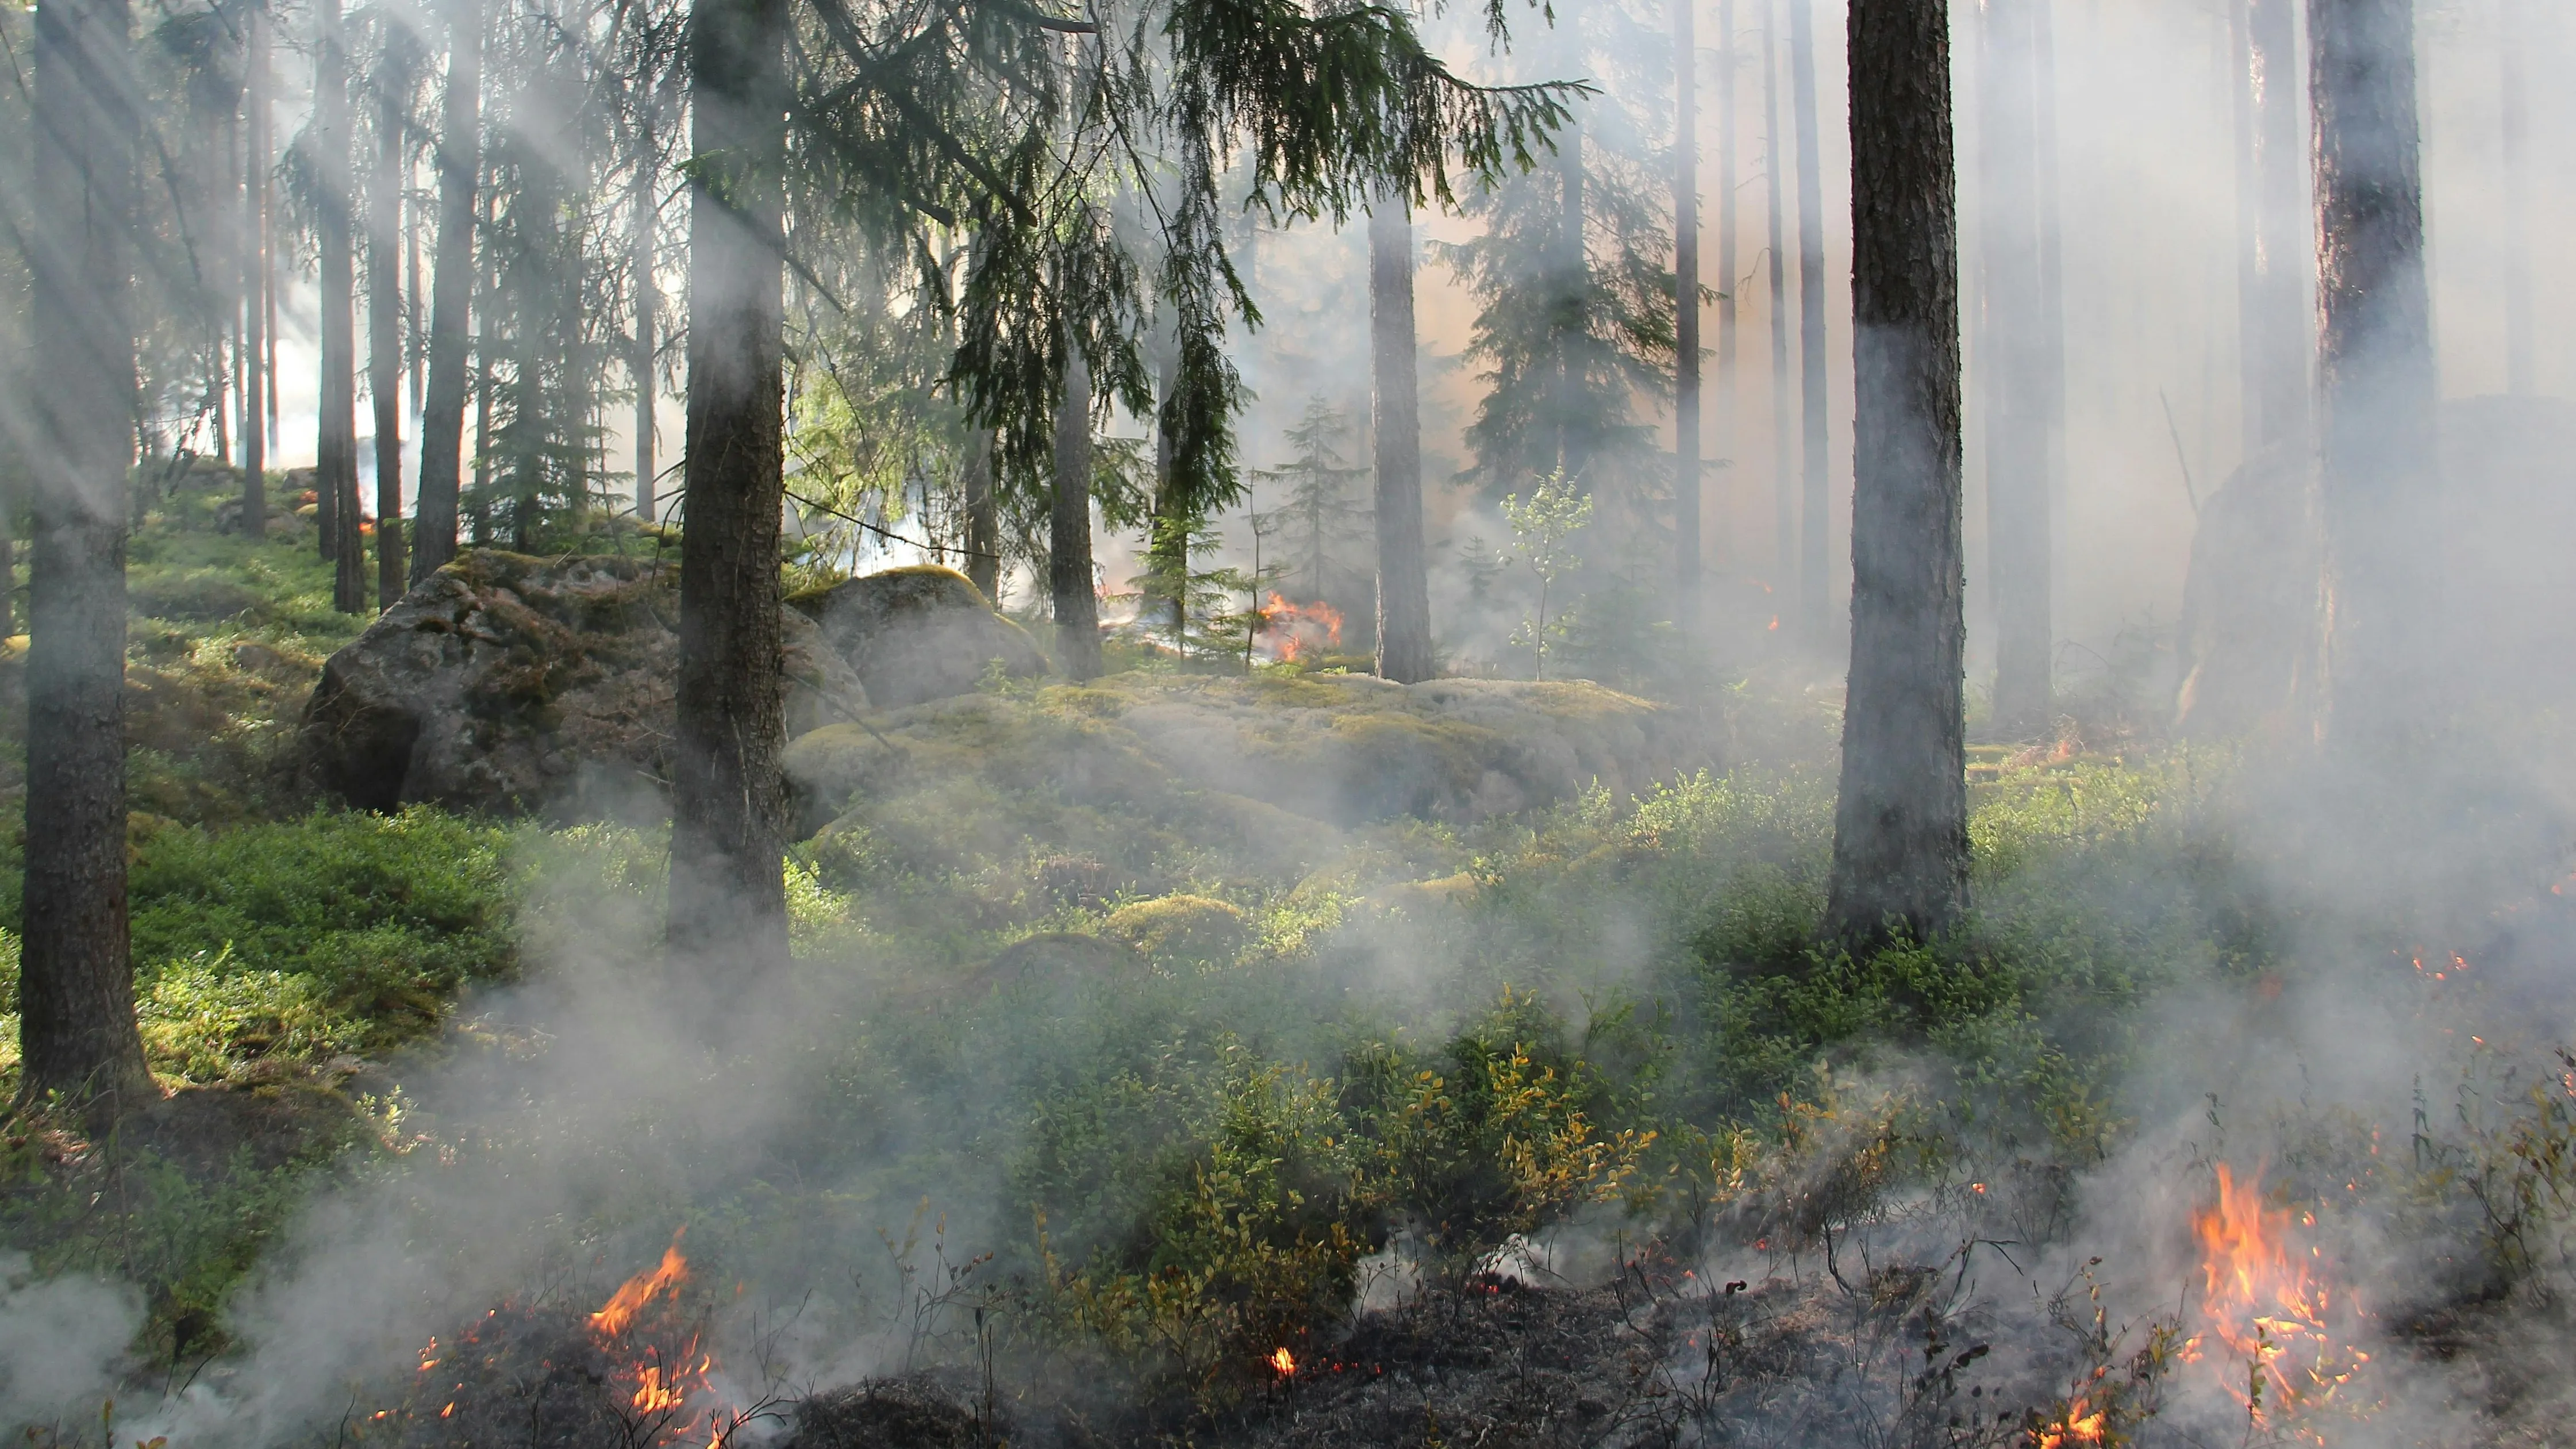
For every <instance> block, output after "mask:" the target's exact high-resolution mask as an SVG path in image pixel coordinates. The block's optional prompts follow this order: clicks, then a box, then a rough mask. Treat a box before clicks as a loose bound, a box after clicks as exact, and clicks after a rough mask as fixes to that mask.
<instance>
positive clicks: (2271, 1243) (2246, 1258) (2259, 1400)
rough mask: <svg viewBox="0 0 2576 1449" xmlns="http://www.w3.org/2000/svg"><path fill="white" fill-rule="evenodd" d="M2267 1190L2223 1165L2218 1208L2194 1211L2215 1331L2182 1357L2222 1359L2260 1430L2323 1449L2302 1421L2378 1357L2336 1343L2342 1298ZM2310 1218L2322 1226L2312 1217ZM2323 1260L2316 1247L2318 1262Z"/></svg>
mask: <svg viewBox="0 0 2576 1449" xmlns="http://www.w3.org/2000/svg"><path fill="white" fill-rule="evenodd" d="M2261 1183H2262V1179H2261V1175H2260V1174H2259V1173H2257V1174H2256V1175H2255V1176H2254V1177H2253V1178H2251V1179H2249V1180H2247V1181H2246V1182H2245V1183H2243V1184H2241V1185H2240V1184H2238V1183H2237V1181H2236V1179H2235V1174H2234V1173H2233V1172H2231V1171H2230V1170H2229V1168H2228V1167H2227V1165H2226V1164H2225V1163H2220V1164H2219V1166H2218V1201H2217V1202H2216V1203H2215V1204H2213V1205H2212V1206H2210V1207H2207V1208H2203V1209H2198V1210H2195V1211H2194V1212H2193V1213H2192V1219H2191V1227H2192V1236H2193V1237H2194V1239H2196V1240H2197V1241H2198V1243H2199V1245H2200V1249H2201V1271H2202V1276H2203V1279H2204V1282H2205V1296H2204V1297H2203V1299H2202V1303H2201V1311H2202V1313H2203V1315H2204V1317H2205V1319H2206V1321H2207V1327H2206V1328H2205V1329H2204V1331H2202V1332H2201V1333H2198V1334H2195V1335H2193V1336H2192V1337H2191V1338H2190V1339H2188V1340H2186V1341H2185V1343H2184V1345H2183V1355H2182V1356H2183V1358H2184V1360H2185V1361H2186V1362H2200V1361H2203V1360H2209V1359H2212V1357H2213V1355H2214V1356H2215V1362H2216V1363H2217V1365H2218V1367H2219V1370H2220V1374H2221V1378H2222V1380H2223V1381H2224V1383H2225V1385H2226V1388H2227V1391H2228V1393H2229V1394H2230V1395H2231V1396H2232V1397H2234V1398H2235V1400H2236V1401H2237V1403H2238V1404H2240V1405H2242V1406H2243V1407H2244V1409H2245V1411H2246V1414H2247V1415H2248V1417H2249V1420H2250V1421H2251V1422H2252V1423H2254V1424H2257V1425H2263V1426H2267V1427H2270V1428H2273V1429H2277V1430H2283V1431H2286V1432H2289V1433H2291V1434H2292V1435H2293V1436H2294V1437H2297V1438H2301V1439H2304V1440H2306V1441H2308V1442H2310V1443H2322V1442H2323V1440H2322V1437H2321V1436H2320V1435H2319V1434H2318V1433H2317V1432H2316V1431H2315V1429H2314V1428H2313V1427H2312V1426H2308V1425H2304V1424H2302V1423H2300V1422H2299V1421H2301V1420H2303V1419H2305V1418H2306V1417H2307V1416H2309V1415H2311V1414H2313V1413H2315V1412H2316V1411H2318V1410H2320V1409H2322V1408H2324V1407H2325V1406H2326V1405H2327V1404H2328V1403H2330V1402H2332V1401H2333V1400H2334V1399H2335V1397H2336V1396H2337V1394H2338V1393H2339V1392H2340V1391H2341V1390H2342V1389H2343V1388H2344V1387H2345V1386H2346V1385H2347V1384H2349V1383H2351V1382H2352V1380H2353V1378H2354V1376H2355V1375H2357V1374H2359V1373H2360V1372H2361V1371H2362V1369H2363V1368H2364V1367H2365V1366H2367V1365H2368V1364H2369V1362H2370V1355H2369V1354H2367V1353H2364V1352H2363V1351H2361V1350H2360V1349H2358V1348H2355V1347H2353V1346H2352V1345H2351V1344H2349V1343H2348V1342H2342V1341H2339V1340H2338V1339H2337V1337H2336V1335H2335V1332H2334V1328H2333V1325H2332V1322H2331V1320H2332V1319H2333V1318H2334V1317H2336V1316H2337V1314H2338V1304H2337V1303H2336V1301H2335V1300H2336V1294H2335V1292H2334V1290H2333V1288H2332V1287H2331V1286H2330V1285H2329V1284H2328V1283H2327V1282H2326V1281H2325V1278H2324V1276H2323V1274H2322V1273H2321V1271H2319V1270H2318V1269H2317V1268H2314V1267H2312V1266H2311V1264H2310V1263H2309V1262H2302V1261H2300V1260H2299V1258H2298V1257H2297V1256H2295V1255H2294V1253H2293V1252H2292V1250H2291V1247H2290V1245H2289V1226H2290V1212H2289V1210H2288V1209H2287V1208H2275V1207H2271V1206H2268V1205H2266V1204H2265V1202H2264V1201H2263V1196H2262V1190H2261ZM2302 1220H2303V1222H2304V1223H2305V1224H2306V1225H2308V1226H2314V1225H2315V1223H2316V1218H2315V1216H2314V1215H2313V1214H2303V1215H2302ZM2323 1256H2324V1255H2323V1252H2322V1250H2321V1249H2319V1248H2316V1247H2314V1246H2311V1247H2310V1248H2309V1249H2308V1257H2309V1258H2310V1259H2311V1260H2322V1258H2323ZM2352 1312H2353V1310H2352V1308H2351V1305H2350V1304H2349V1303H2348V1302H2347V1303H2344V1304H2342V1305H2340V1315H2341V1316H2343V1317H2349V1316H2351V1314H2352ZM2213 1341H2214V1342H2213Z"/></svg>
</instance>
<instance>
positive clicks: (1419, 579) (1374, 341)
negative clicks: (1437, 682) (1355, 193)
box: [1369, 197, 1439, 684]
mask: <svg viewBox="0 0 2576 1449" xmlns="http://www.w3.org/2000/svg"><path fill="white" fill-rule="evenodd" d="M1369 344H1370V347H1369V354H1370V366H1371V374H1372V380H1373V382H1374V384H1375V386H1374V387H1373V388H1372V390H1371V391H1372V396H1373V398H1374V401H1375V409H1374V411H1375V417H1374V419H1373V420H1372V428H1371V431H1372V433H1373V434H1374V437H1375V449H1376V455H1377V456H1376V463H1377V469H1376V471H1377V673H1378V677H1379V678H1380V679H1392V680H1394V681H1396V682H1397V683H1399V684H1415V683H1419V682H1421V681H1422V680H1425V679H1429V678H1431V677H1432V675H1434V674H1435V673H1437V672H1438V671H1439V662H1438V660H1436V659H1435V658H1434V657H1433V656H1432V652H1431V582H1430V577H1429V569H1428V567H1427V565H1426V562H1425V559H1424V556H1423V555H1424V550H1423V542H1422V408H1421V400H1420V398H1419V397H1418V396H1417V389H1418V388H1419V387H1420V380H1419V378H1418V377H1417V376H1416V373H1415V367H1416V363H1415V359H1414V332H1413V220H1412V217H1411V214H1410V213H1409V211H1408V210H1407V209H1406V206H1405V202H1404V200H1403V199H1402V198H1400V197H1386V198H1381V199H1380V200H1379V201H1378V203H1377V205H1376V206H1374V207H1371V208H1370V209H1369Z"/></svg>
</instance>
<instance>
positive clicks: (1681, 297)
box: [1672, 0, 1700, 624]
mask: <svg viewBox="0 0 2576 1449" xmlns="http://www.w3.org/2000/svg"><path fill="white" fill-rule="evenodd" d="M1696 3H1697V0H1672V7H1673V338H1674V344H1675V349H1674V368H1673V547H1674V557H1673V591H1674V594H1675V597H1676V605H1675V612H1676V614H1677V615H1678V616H1679V617H1680V618H1681V619H1683V620H1684V621H1685V622H1687V623H1692V624H1695V623H1696V622H1697V620H1698V617H1699V573H1700V522H1699V452H1700V448H1699V362H1700V358H1699V352H1700V349H1699V96H1698V94H1697V82H1698V79H1699V77H1698V74H1697V72H1698V70H1699V41H1698V39H1697V37H1696V36H1695V35H1694V34H1693V33H1692V32H1693V29H1694V27H1693V25H1692V21H1693V19H1694V18H1695V17H1693V15H1692V14H1691V7H1692V6H1693V5H1695V4H1696Z"/></svg>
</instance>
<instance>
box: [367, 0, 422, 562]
mask: <svg viewBox="0 0 2576 1449" xmlns="http://www.w3.org/2000/svg"><path fill="white" fill-rule="evenodd" d="M408 45H409V41H408V39H407V38H405V37H404V35H403V33H402V32H401V31H400V30H399V28H397V29H396V31H395V33H394V36H393V38H391V39H389V40H388V41H387V44H386V54H385V59H384V62H383V64H382V65H381V66H380V67H379V68H378V70H377V81H376V167H375V175H374V177H372V178H371V183H372V184H371V185H370V186H369V188H368V194H367V391H368V394H369V396H370V398H371V399H372V401H373V403H374V407H375V420H376V607H377V608H379V609H390V608H392V607H393V606H394V603H395V601H397V600H399V599H400V598H402V596H403V587H404V582H405V581H404V577H403V536H402V371H403V345H402V190H403V174H402V173H403V164H402V126H403V113H404V111H405V110H406V109H407V108H406V106H405V104H404V100H405V98H406V97H407V96H408V95H409V94H410V91H411V78H410V76H409V74H408V68H409V61H408V59H407V58H406V56H405V54H404V52H405V50H406V49H407V48H408Z"/></svg>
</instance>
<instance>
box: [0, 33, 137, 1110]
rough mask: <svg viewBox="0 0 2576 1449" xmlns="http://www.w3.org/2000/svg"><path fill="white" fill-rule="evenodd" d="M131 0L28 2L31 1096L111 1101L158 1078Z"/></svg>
mask: <svg viewBox="0 0 2576 1449" xmlns="http://www.w3.org/2000/svg"><path fill="white" fill-rule="evenodd" d="M131 23H132V22H131V17H130V14H129V12H128V10H127V7H126V4H125V0H51V3H48V4H46V5H43V6H41V7H39V8H38V9H37V11H36V17H35V29H36V35H35V56H34V59H35V78H34V97H33V106H32V109H33V112H34V114H33V115H32V116H31V117H30V120H31V121H32V124H31V125H30V126H29V128H28V130H29V135H30V138H31V144H32V146H33V149H34V152H35V157H34V167H33V177H32V180H33V183H34V185H33V188H32V189H33V192H34V197H33V201H34V204H33V205H32V206H31V207H30V208H29V209H28V220H29V223H30V226H31V229H32V231H33V233H34V234H33V236H32V237H31V238H30V240H31V241H32V242H33V245H32V246H31V247H30V248H29V256H28V262H29V267H30V271H31V273H32V276H31V281H32V282H33V286H32V287H31V288H30V295H29V303H28V320H29V324H30V326H29V341H30V342H31V343H32V344H33V347H32V355H33V356H35V357H37V358H40V359H42V360H43V363H44V367H45V378H44V384H43V385H42V386H39V387H33V388H30V389H29V390H28V393H27V402H28V404H29V405H30V407H31V409H32V411H33V412H34V414H35V421H36V427H37V433H36V438H37V446H36V447H34V448H31V449H29V450H27V451H28V453H29V457H28V459H27V462H28V466H29V469H30V472H31V474H32V477H31V480H30V481H31V483H32V497H31V500H30V501H31V503H32V504H33V510H32V511H33V513H34V517H35V535H34V538H33V540H32V542H33V544H34V551H35V558H34V561H33V567H32V569H31V573H30V577H29V580H28V583H29V589H28V613H29V616H30V617H29V632H30V634H31V635H32V636H33V637H32V638H31V640H30V642H29V645H28V651H27V681H26V683H27V775H26V779H27V806H26V809H27V822H26V838H27V840H28V841H29V842H30V843H31V845H33V846H34V848H32V849H30V850H28V851H27V853H26V854H27V863H26V894H25V905H24V918H23V921H22V926H23V932H22V936H21V946H20V957H19V978H18V1010H19V1022H18V1042H19V1061H20V1063H21V1064H22V1065H21V1068H20V1070H21V1073H22V1075H21V1078H20V1089H19V1090H20V1094H21V1098H22V1100H27V1101H35V1100H39V1099H41V1097H42V1096H43V1095H44V1094H45V1093H48V1092H53V1091H60V1092H63V1093H66V1094H67V1095H69V1096H70V1097H71V1098H73V1099H74V1100H75V1101H77V1102H79V1103H82V1104H84V1105H96V1106H100V1107H104V1108H105V1109H106V1110H107V1111H108V1112H109V1113H110V1114H113V1113H114V1112H116V1111H118V1110H120V1109H122V1108H125V1107H128V1106H131V1105H133V1104H134V1103H136V1102H137V1101H139V1100H140V1099H142V1098H145V1097H147V1096H149V1095H150V1094H151V1093H152V1090H153V1087H152V1076H151V1073H150V1072H149V1071H148V1070H147V1069H146V1067H145V1065H144V1059H143V1040H142V1037H141V1035H140V1034H139V1033H138V1031H137V1030H136V1027H135V1022H134V969H133V957H132V952H131V945H130V942H129V939H128V935H127V929H126V901H125V526H124V514H125V509H124V504H125V497H126V487H127V485H126V468H127V465H128V464H129V463H130V462H131V461H132V459H133V456H134V416H135V402H136V399H135V380H134V327H133V318H132V316H131V312H130V308H131V290H132V288H131V282H130V281H129V278H130V277H131V275H132V271H133V266H134V260H135V259H134V255H133V247H132V237H133V230H134V228H135V226H136V223H137V212H138V208H137V206H136V200H137V198H136V195H135V189H136V179H137V172H136V169H135V163H134V148H135V145H136V142H137V139H138V137H139V135H140V132H141V125H142V122H141V118H140V117H138V116H137V115H136V114H135V113H134V111H133V109H132V97H133V96H134V94H135V81H134V76H133V65H132V58H131V55H130V51H129V46H128V40H127V37H128V35H129V33H130V32H129V26H130V25H131Z"/></svg>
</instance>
